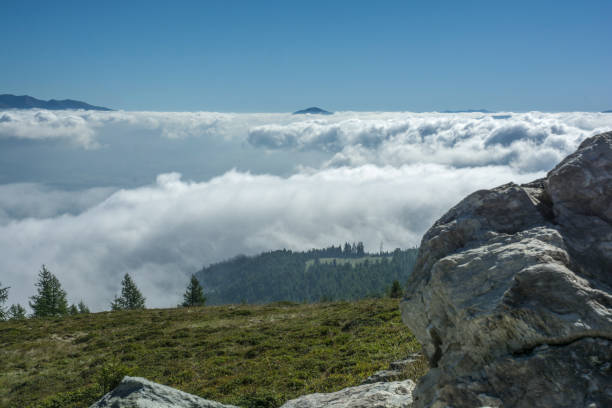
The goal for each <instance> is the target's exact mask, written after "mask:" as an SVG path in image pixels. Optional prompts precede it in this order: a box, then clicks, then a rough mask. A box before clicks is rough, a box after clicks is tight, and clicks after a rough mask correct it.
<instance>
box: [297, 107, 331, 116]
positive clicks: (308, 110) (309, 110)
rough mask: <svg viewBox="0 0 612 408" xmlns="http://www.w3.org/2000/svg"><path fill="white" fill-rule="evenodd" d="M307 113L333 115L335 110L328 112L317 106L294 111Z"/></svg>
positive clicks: (300, 113)
mask: <svg viewBox="0 0 612 408" xmlns="http://www.w3.org/2000/svg"><path fill="white" fill-rule="evenodd" d="M307 113H310V114H312V115H333V112H328V111H326V110H325V109H321V108H317V107H316V106H313V107H311V108H306V109H302V110H299V111H296V112H293V114H294V115H305V114H307Z"/></svg>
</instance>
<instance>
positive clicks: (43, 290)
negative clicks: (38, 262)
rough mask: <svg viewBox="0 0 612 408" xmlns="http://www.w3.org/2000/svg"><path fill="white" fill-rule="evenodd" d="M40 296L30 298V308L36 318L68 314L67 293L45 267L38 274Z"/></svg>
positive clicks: (37, 284)
mask: <svg viewBox="0 0 612 408" xmlns="http://www.w3.org/2000/svg"><path fill="white" fill-rule="evenodd" d="M36 286H37V287H38V295H34V296H32V297H30V299H32V302H30V307H31V308H32V309H33V310H34V313H33V316H34V317H53V316H64V315H65V314H67V313H68V302H67V301H66V292H65V291H64V290H63V289H62V285H61V284H60V282H59V280H58V279H57V278H56V277H55V275H53V274H52V273H51V272H49V270H48V269H47V267H46V266H45V265H43V266H42V269H41V270H40V272H39V273H38V282H37V283H36Z"/></svg>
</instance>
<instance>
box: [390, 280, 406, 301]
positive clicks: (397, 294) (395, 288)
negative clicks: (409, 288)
mask: <svg viewBox="0 0 612 408" xmlns="http://www.w3.org/2000/svg"><path fill="white" fill-rule="evenodd" d="M403 294H404V291H403V290H402V285H400V283H399V282H398V281H396V280H394V281H393V284H391V290H390V291H389V297H392V298H401V297H402V295H403Z"/></svg>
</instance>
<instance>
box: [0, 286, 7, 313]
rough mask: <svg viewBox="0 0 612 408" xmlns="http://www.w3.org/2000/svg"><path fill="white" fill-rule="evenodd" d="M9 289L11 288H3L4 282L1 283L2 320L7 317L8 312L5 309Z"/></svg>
mask: <svg viewBox="0 0 612 408" xmlns="http://www.w3.org/2000/svg"><path fill="white" fill-rule="evenodd" d="M8 290H9V288H8V287H6V288H3V287H2V283H0V320H4V319H6V312H5V311H4V302H6V299H8Z"/></svg>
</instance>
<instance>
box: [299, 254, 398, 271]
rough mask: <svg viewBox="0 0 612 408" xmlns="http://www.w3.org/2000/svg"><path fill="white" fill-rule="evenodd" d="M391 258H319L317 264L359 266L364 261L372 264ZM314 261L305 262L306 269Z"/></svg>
mask: <svg viewBox="0 0 612 408" xmlns="http://www.w3.org/2000/svg"><path fill="white" fill-rule="evenodd" d="M391 258H393V257H392V256H362V257H361V258H319V262H321V263H324V264H331V263H333V262H334V261H336V264H338V265H344V264H345V263H350V264H351V265H353V266H355V265H359V264H362V263H364V262H365V261H369V262H372V263H376V262H380V261H382V260H383V259H387V260H389V261H390V260H391ZM314 262H315V261H314V259H309V260H308V261H306V269H307V270H308V268H309V267H311V266H312V265H313V264H314Z"/></svg>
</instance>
